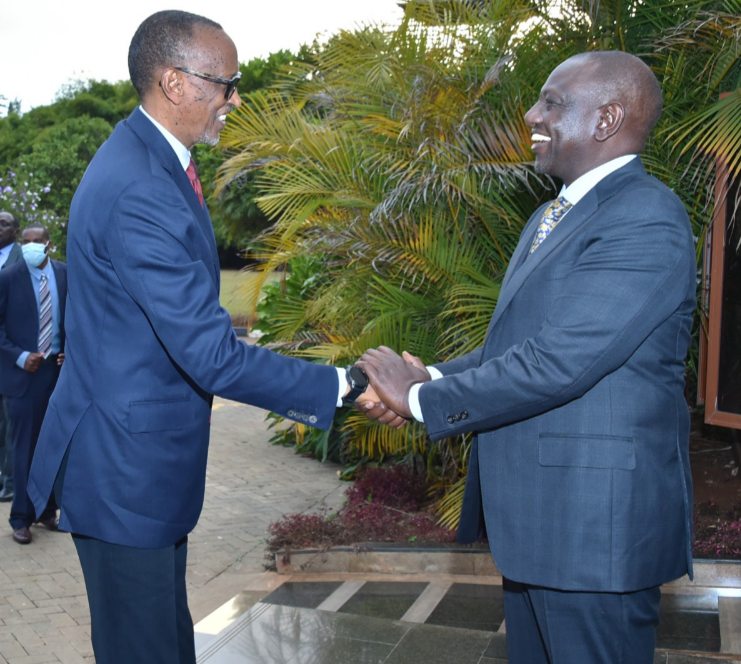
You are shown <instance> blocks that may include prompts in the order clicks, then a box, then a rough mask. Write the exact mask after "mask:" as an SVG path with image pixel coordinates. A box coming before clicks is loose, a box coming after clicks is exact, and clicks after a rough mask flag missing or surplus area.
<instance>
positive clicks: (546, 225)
mask: <svg viewBox="0 0 741 664" xmlns="http://www.w3.org/2000/svg"><path fill="white" fill-rule="evenodd" d="M570 208H571V203H569V202H568V201H567V200H566V199H565V198H564V197H563V196H559V197H558V198H557V199H556V200H555V201H552V202H551V204H550V205H549V206H548V207H547V208H546V209H545V212H543V217H542V218H541V220H540V225H539V226H538V231H537V233H535V238H533V243H532V245H531V246H530V251H529V253H528V256H529V255H530V254H532V253H533V252H534V251H535V250H536V249H537V248H538V247H539V246H540V245H541V244H543V240H545V239H546V238H547V237H548V235H549V234H550V232H551V231H552V230H553V229H554V228H555V227H556V225H557V224H558V222H559V221H561V219H562V218H563V216H564V215H565V214H566V213H567V212H568V211H569V209H570Z"/></svg>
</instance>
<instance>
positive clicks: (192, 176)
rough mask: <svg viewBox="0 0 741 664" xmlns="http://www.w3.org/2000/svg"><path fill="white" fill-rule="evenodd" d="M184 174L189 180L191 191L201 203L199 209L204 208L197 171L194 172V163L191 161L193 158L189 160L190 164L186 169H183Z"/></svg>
mask: <svg viewBox="0 0 741 664" xmlns="http://www.w3.org/2000/svg"><path fill="white" fill-rule="evenodd" d="M185 174H186V175H187V176H188V179H189V180H190V184H191V185H192V187H193V191H195V192H196V196H198V200H199V201H200V203H201V207H204V203H203V188H202V187H201V179H200V178H199V177H198V171H197V170H196V162H195V161H193V157H191V158H190V163H189V164H188V168H186V169H185Z"/></svg>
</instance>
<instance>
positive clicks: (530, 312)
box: [361, 52, 695, 664]
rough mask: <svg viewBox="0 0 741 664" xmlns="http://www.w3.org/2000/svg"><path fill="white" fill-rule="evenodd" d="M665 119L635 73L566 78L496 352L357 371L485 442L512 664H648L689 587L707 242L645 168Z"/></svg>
mask: <svg viewBox="0 0 741 664" xmlns="http://www.w3.org/2000/svg"><path fill="white" fill-rule="evenodd" d="M660 112H661V91H660V87H659V84H658V82H657V80H656V78H655V77H654V75H653V74H652V72H651V71H650V69H649V68H648V67H646V66H645V65H644V64H643V63H642V62H641V61H640V60H639V59H638V58H635V57H633V56H631V55H628V54H626V53H622V52H602V53H599V52H593V53H587V54H582V55H578V56H575V57H573V58H570V59H569V60H567V61H566V62H564V63H562V64H561V65H560V66H559V67H557V68H556V69H555V70H554V71H553V73H552V74H551V75H550V77H549V78H548V80H547V81H546V83H545V85H544V87H543V89H542V90H541V93H540V98H539V99H538V101H537V103H536V104H535V105H534V106H533V107H532V108H531V109H530V110H529V111H528V112H527V114H526V116H525V120H526V122H527V123H528V125H530V127H531V128H532V140H533V151H534V152H535V166H536V169H537V170H538V171H539V172H541V173H545V174H548V175H551V176H553V177H556V178H559V179H560V180H562V181H563V184H564V188H563V189H562V190H561V195H560V196H559V199H557V201H554V204H552V205H547V206H543V207H542V208H541V209H539V210H538V211H536V212H535V214H534V215H533V216H532V217H531V219H530V221H529V222H528V223H527V225H526V226H525V228H524V230H523V232H522V235H521V238H520V242H519V245H518V246H517V248H516V249H515V252H514V254H513V256H512V258H511V261H510V264H509V267H508V270H507V273H506V275H505V277H504V281H503V283H502V288H501V292H500V295H499V300H498V302H497V306H496V309H495V311H494V314H493V317H492V320H491V324H490V326H489V330H488V334H487V336H486V340H485V342H484V345H483V346H482V347H481V348H479V349H477V350H475V351H474V352H472V353H469V354H467V355H465V356H463V357H460V358H457V359H454V360H452V361H450V362H445V363H443V364H439V365H436V366H435V367H431V368H425V367H424V365H422V363H421V362H420V361H419V360H418V359H417V358H414V357H412V356H411V355H405V356H403V357H399V356H398V355H396V353H394V352H393V351H391V350H390V349H387V348H380V349H376V350H371V351H368V353H366V355H365V356H364V357H363V358H362V362H361V366H364V367H365V368H366V370H367V373H368V375H369V377H370V379H371V385H373V386H374V387H375V389H376V392H377V393H378V396H379V397H380V398H381V399H382V400H383V401H384V403H385V404H386V405H387V406H388V407H389V408H390V409H391V410H392V411H394V412H396V413H398V414H400V415H403V416H405V417H409V418H411V417H412V416H414V417H415V418H416V419H418V420H422V421H424V423H425V425H426V427H427V430H428V432H429V434H430V436H431V437H432V438H433V439H439V438H445V437H447V436H453V435H457V434H461V433H466V432H473V433H474V434H475V437H474V441H473V447H472V449H471V455H470V465H469V471H468V480H467V485H466V493H465V497H464V502H463V512H462V517H461V523H460V527H459V538H460V539H461V540H463V541H471V540H475V539H477V538H479V537H481V536H482V535H483V533H484V527H485V529H486V532H487V533H488V538H489V542H490V545H491V550H492V554H493V556H494V560H495V562H496V564H497V566H498V568H499V570H500V571H501V573H502V575H503V577H504V597H505V616H506V624H507V643H508V650H509V661H510V664H574V663H576V662H578V663H579V664H597V663H600V664H607V663H609V664H619V663H620V664H651V663H652V662H653V651H654V645H655V627H656V625H657V624H658V617H659V599H660V590H659V586H660V585H661V584H663V583H666V582H668V581H671V580H672V579H676V578H678V577H681V576H683V575H684V574H687V573H690V574H691V570H692V524H691V513H692V479H691V475H690V467H689V450H688V440H689V413H688V408H687V404H686V402H685V399H684V361H685V356H686V353H687V348H688V345H689V341H690V326H691V322H692V314H693V311H694V308H695V254H694V242H693V238H692V233H691V231H690V224H689V221H688V218H687V214H686V212H685V209H684V206H683V205H682V203H681V201H680V200H679V199H678V198H677V196H675V195H674V194H673V193H672V192H671V191H669V190H668V189H667V188H666V187H665V186H664V185H663V184H662V183H660V182H659V181H658V180H656V179H654V178H653V177H650V176H649V175H647V174H646V172H645V171H644V169H643V166H642V165H641V161H640V159H639V158H638V157H637V155H638V153H640V152H641V150H642V149H643V147H644V145H645V142H646V139H647V137H648V134H649V132H650V130H651V129H652V127H653V126H654V124H655V123H656V121H657V119H658V118H659V115H660ZM431 379H433V380H431ZM383 417H385V416H382V418H383Z"/></svg>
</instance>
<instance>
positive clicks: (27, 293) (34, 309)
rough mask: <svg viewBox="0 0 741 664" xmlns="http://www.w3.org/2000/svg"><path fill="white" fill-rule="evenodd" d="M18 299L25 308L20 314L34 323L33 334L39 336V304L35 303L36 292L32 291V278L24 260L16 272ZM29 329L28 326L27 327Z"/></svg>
mask: <svg viewBox="0 0 741 664" xmlns="http://www.w3.org/2000/svg"><path fill="white" fill-rule="evenodd" d="M17 288H18V299H17V302H18V303H19V305H20V306H21V307H23V308H24V309H25V312H23V313H20V315H21V316H23V317H24V318H25V317H27V318H26V319H27V320H28V321H30V322H31V324H32V325H35V327H34V331H33V334H35V335H36V338H38V336H39V306H38V304H37V303H36V293H35V292H34V285H33V278H32V277H31V272H30V271H29V269H28V266H27V265H26V263H25V261H24V262H23V263H22V265H21V268H20V272H19V274H18V284H17ZM29 329H30V328H29Z"/></svg>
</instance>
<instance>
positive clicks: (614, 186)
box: [489, 158, 646, 331]
mask: <svg viewBox="0 0 741 664" xmlns="http://www.w3.org/2000/svg"><path fill="white" fill-rule="evenodd" d="M641 175H643V176H645V175H646V171H645V170H644V169H643V165H642V164H641V161H640V158H635V159H633V160H632V161H630V162H628V163H627V164H626V165H625V166H623V167H622V168H619V169H618V170H617V171H615V172H614V173H611V174H610V175H608V176H607V177H605V178H604V179H602V180H600V182H598V183H597V185H596V186H595V187H593V188H592V189H591V190H590V191H588V192H587V193H586V194H585V195H584V197H583V198H582V199H581V200H580V201H579V202H578V203H577V204H576V205H574V207H573V208H571V210H569V212H568V214H567V215H566V216H565V217H564V218H563V221H561V222H560V223H559V224H558V225H557V226H556V227H555V228H554V229H553V230H552V231H551V233H550V234H549V235H548V238H547V239H546V241H545V242H543V244H541V245H540V246H539V247H538V249H537V250H536V251H534V252H533V253H532V255H530V256H528V252H529V250H530V245H531V244H532V241H533V236H534V234H535V230H536V228H537V224H538V223H540V218H541V216H542V215H543V210H544V209H545V205H543V206H541V207H540V208H539V209H538V210H537V211H536V212H535V214H533V216H532V217H530V219H529V220H528V222H527V224H526V225H525V228H524V229H523V231H522V235H520V241H519V243H518V244H517V248H516V249H515V251H514V253H513V254H512V258H511V259H510V265H509V268H508V269H507V274H506V275H505V278H504V281H503V283H502V290H501V291H500V293H499V299H498V300H497V306H496V309H495V310H494V314H493V315H492V318H491V322H490V323H489V330H490V331H491V329H492V327H493V326H494V325H495V324H496V322H497V321H498V320H499V319H500V318H501V316H502V314H503V313H504V311H505V310H506V308H507V306H508V305H509V303H510V302H511V301H512V299H513V298H514V296H515V295H516V294H517V292H518V291H519V289H520V288H521V287H522V286H523V284H524V283H525V282H526V281H527V280H528V279H530V278H537V270H538V266H539V265H541V264H542V263H543V262H544V261H546V260H547V259H548V257H549V256H550V255H551V254H552V253H553V252H554V251H556V250H557V249H558V247H560V246H561V245H562V244H563V243H564V242H568V241H569V238H571V236H573V235H574V234H575V233H576V232H577V231H578V230H579V229H580V228H582V227H583V226H584V224H585V223H587V222H588V221H589V220H590V219H591V218H592V216H593V215H594V214H595V213H596V212H597V210H598V208H599V206H600V205H602V203H604V202H605V201H606V200H608V199H609V198H611V197H612V196H614V195H615V194H616V193H617V192H619V191H620V190H621V189H622V188H623V187H624V186H625V185H626V184H627V183H628V182H629V181H631V180H633V179H634V178H636V177H639V176H641Z"/></svg>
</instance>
